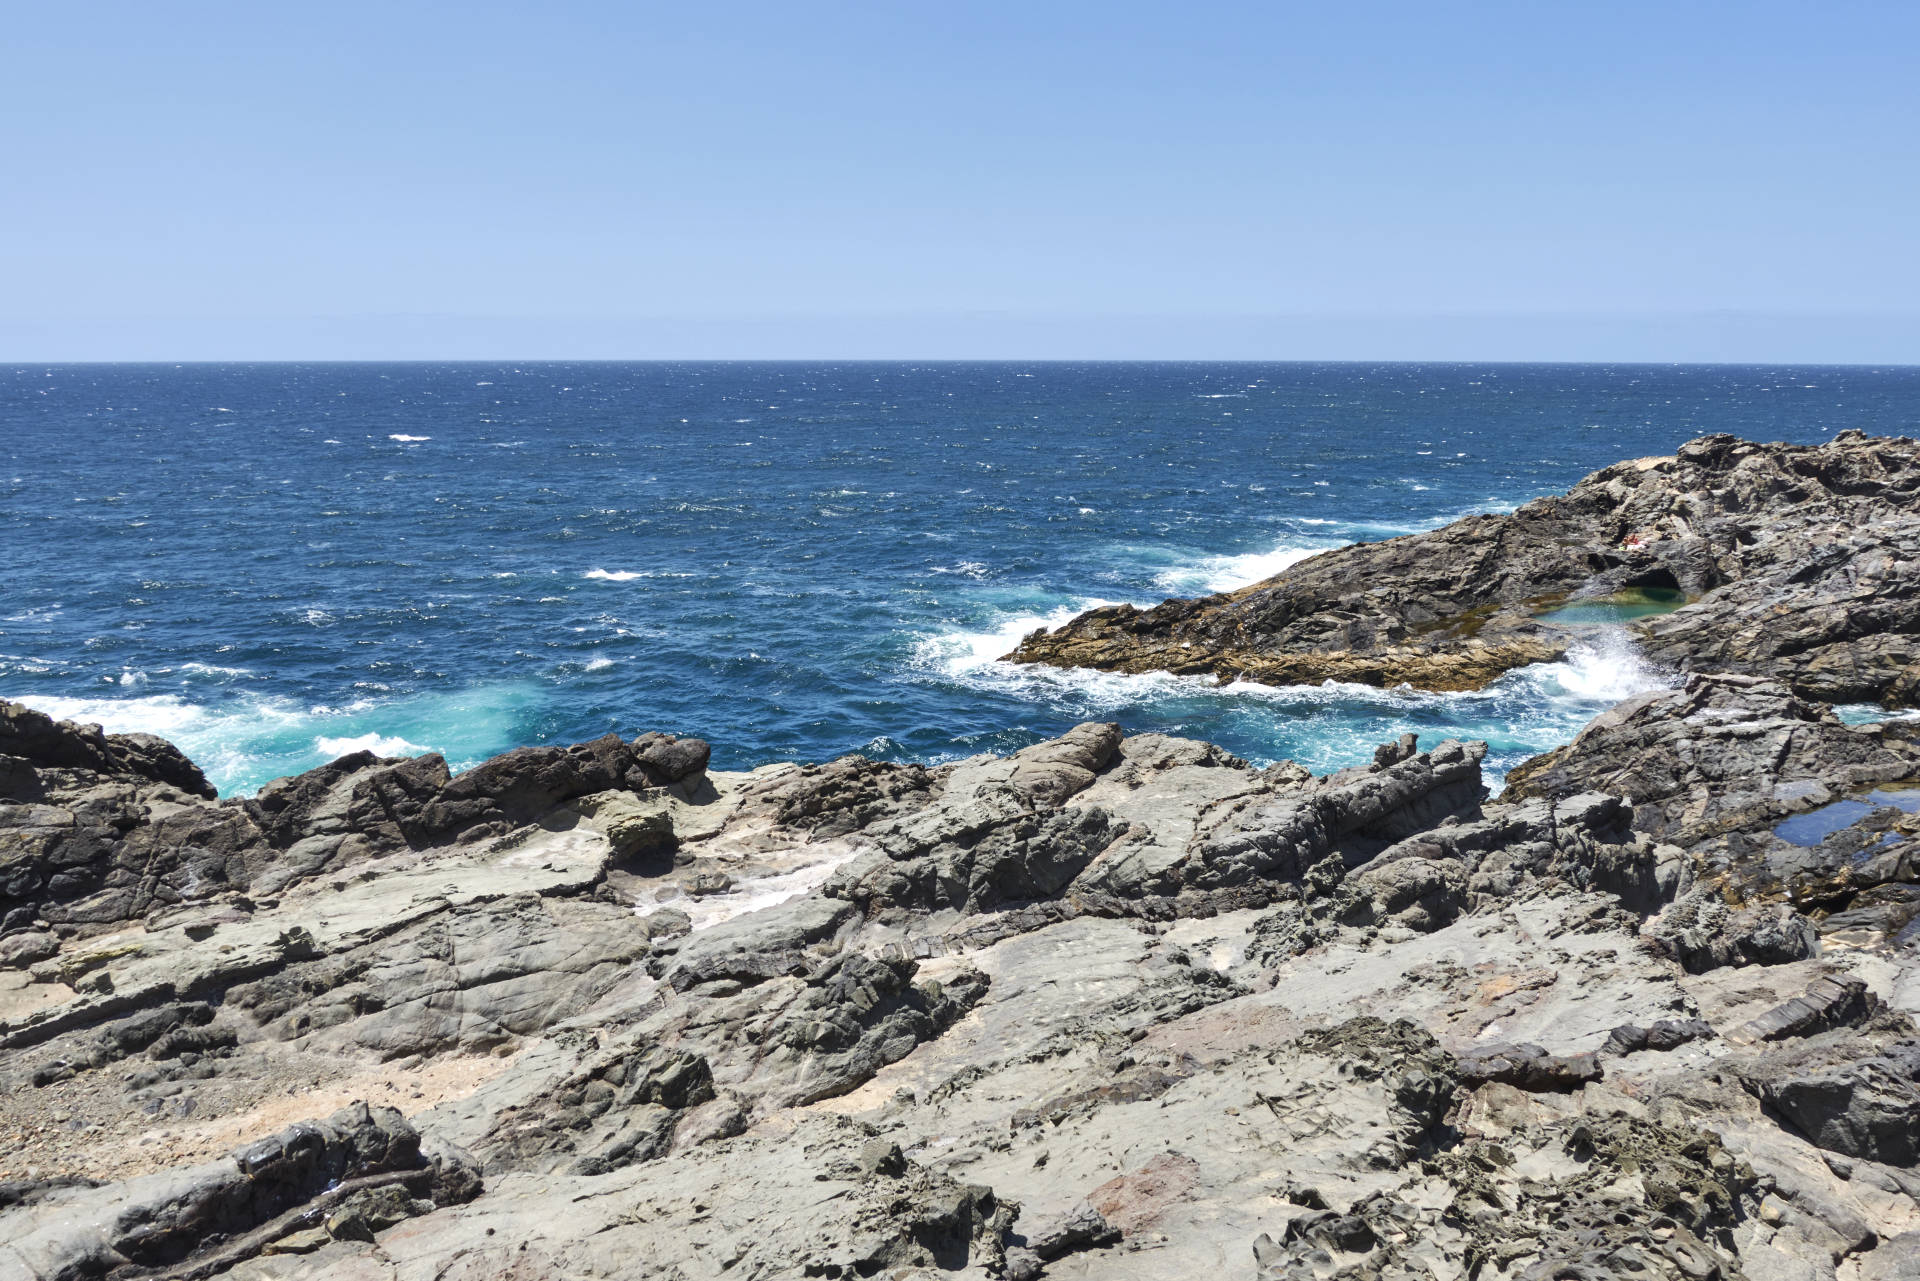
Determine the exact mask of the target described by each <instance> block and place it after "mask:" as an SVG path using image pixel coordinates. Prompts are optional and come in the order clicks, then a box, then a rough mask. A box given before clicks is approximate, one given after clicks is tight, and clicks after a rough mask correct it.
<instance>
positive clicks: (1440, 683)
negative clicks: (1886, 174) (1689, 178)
mask: <svg viewBox="0 0 1920 1281" xmlns="http://www.w3.org/2000/svg"><path fill="white" fill-rule="evenodd" d="M1916 547H1920V445H1916V443H1915V442H1913V441H1911V440H1907V439H1904V438H1898V439H1878V438H1866V437H1861V436H1859V435H1857V434H1852V433H1843V434H1842V435H1841V436H1839V437H1837V438H1836V439H1835V440H1834V441H1833V442H1831V443H1830V444H1827V445H1823V446H1818V447H1812V448H1801V447H1789V446H1778V445H1751V444H1746V443H1743V442H1739V441H1736V440H1733V439H1732V438H1728V437H1708V438H1705V439H1703V440H1699V441H1694V442H1692V443H1690V444H1688V445H1687V446H1685V447H1683V448H1682V449H1681V450H1680V451H1679V453H1678V454H1677V455H1676V456H1675V457H1672V458H1666V459H1643V460H1639V461H1637V462H1630V463H1622V464H1619V465H1617V466H1615V467H1611V468H1608V469H1606V470H1604V471H1602V472H1599V473H1596V475H1595V476H1593V477H1590V478H1589V479H1587V480H1586V481H1583V482H1581V484H1580V485H1578V486H1576V487H1575V488H1574V489H1573V490H1572V491H1571V492H1570V493H1569V494H1568V495H1565V496H1563V497H1559V498H1550V499H1542V500H1540V501H1538V502H1536V503H1531V504H1528V505H1527V506H1526V507H1523V508H1521V509H1519V510H1518V511H1516V512H1514V513H1512V514H1511V515H1508V516H1492V517H1476V518H1473V519H1471V520H1469V521H1463V522H1460V523H1458V524H1456V525H1454V526H1449V527H1447V528H1446V529H1442V530H1436V531H1434V532H1433V533H1431V534H1425V535H1416V536H1412V537H1410V538H1405V539H1395V540H1392V541H1391V542H1388V543H1381V544H1371V545H1367V546H1361V547H1353V548H1344V549H1341V550H1339V551H1335V552H1329V553H1326V554H1324V555H1322V556H1319V557H1316V558H1314V559H1312V560H1309V561H1307V562H1303V563H1302V564H1301V565H1299V566H1296V567H1294V568H1293V569H1292V570H1290V571H1288V573H1286V574H1284V575H1281V576H1280V577H1278V578H1276V579H1272V580H1269V581H1268V582H1266V583H1263V584H1259V585H1256V586H1255V587H1253V588H1248V589H1246V590H1244V591H1242V592H1238V593H1233V594H1230V595H1227V596H1218V597H1211V598H1208V599H1207V600H1203V601H1198V602H1169V603H1168V604H1166V605H1163V606H1160V607H1158V608H1157V609H1155V610H1150V611H1135V612H1123V611H1116V610H1103V611H1095V613H1093V614H1089V615H1086V616H1083V617H1082V618H1081V619H1078V620H1076V621H1075V622H1074V623H1072V624H1069V625H1068V626H1067V627H1066V628H1063V629H1061V630H1060V631H1058V632H1055V633H1052V634H1047V635H1042V634H1036V635H1035V636H1033V637H1029V638H1028V639H1027V640H1026V641H1025V642H1024V643H1023V645H1022V647H1021V649H1020V651H1018V652H1017V653H1016V655H1014V658H1015V659H1016V660H1018V661H1040V662H1057V663H1063V664H1069V665H1075V664H1079V665H1090V666H1099V667H1104V668H1108V669H1111V670H1121V671H1145V670H1174V671H1184V672H1189V673H1211V674H1215V675H1220V676H1223V677H1227V676H1231V677H1245V678H1248V679H1255V680H1272V681H1279V682H1285V681H1298V680H1314V681H1317V680H1323V679H1338V680H1360V681H1367V682H1369V683H1373V684H1388V685H1391V684H1397V683H1400V682H1403V681H1404V682H1407V683H1411V684H1414V685H1417V686H1424V687H1427V688H1437V689H1449V688H1469V687H1474V686H1476V685H1479V684H1484V683H1485V682H1486V681H1487V680H1491V679H1493V678H1494V677H1496V676H1497V675H1498V674H1499V673H1500V672H1501V671H1504V670H1507V669H1509V668H1511V667H1513V666H1516V665H1519V664H1522V663H1527V662H1533V661H1539V660H1541V659H1543V658H1550V657H1552V656H1554V655H1557V654H1559V653H1561V652H1563V651H1564V650H1565V648H1566V647H1567V645H1569V644H1570V643H1572V641H1571V638H1572V637H1575V636H1577V635H1579V632H1578V630H1577V628H1576V627H1573V626H1570V625H1568V624H1565V623H1561V622H1555V621H1552V620H1551V619H1543V618H1542V617H1540V616H1541V615H1543V614H1551V613H1552V612H1553V611H1554V610H1556V609H1561V608H1564V607H1565V606H1566V605H1567V603H1568V602H1578V601H1583V600H1590V601H1604V600H1609V599H1615V598H1618V597H1620V596H1621V595H1622V594H1623V593H1628V592H1649V591H1658V592H1671V593H1676V594H1677V595H1678V596H1679V597H1682V598H1684V603H1682V604H1679V605H1678V607H1676V608H1674V609H1672V610H1671V611H1670V612H1665V613H1660V614H1654V615H1649V616H1647V617H1644V618H1641V619H1639V620H1637V621H1630V622H1627V623H1625V624H1623V625H1624V626H1626V627H1628V628H1629V629H1631V630H1632V632H1633V633H1634V635H1635V637H1636V643H1637V644H1639V645H1640V646H1641V647H1642V648H1643V649H1644V650H1645V651H1646V652H1648V653H1650V654H1652V655H1653V656H1654V657H1655V658H1657V659H1658V660H1660V661H1661V662H1663V663H1665V664H1666V665H1667V666H1668V667H1669V668H1670V669H1671V670H1673V671H1674V673H1675V680H1674V683H1673V684H1672V686H1671V687H1670V688H1666V689H1662V690H1659V691H1655V692H1653V693H1649V694H1644V695H1641V696H1638V697H1635V698H1632V699H1629V700H1627V701H1625V702H1623V703H1621V704H1619V705H1617V706H1615V707H1614V708H1612V709H1611V710H1609V711H1608V712H1606V713H1604V714H1603V715H1601V716H1600V717H1598V718H1597V719H1596V720H1595V721H1593V722H1592V723H1591V724H1590V725H1589V726H1588V727H1587V728H1586V729H1585V730H1583V731H1582V732H1581V733H1580V734H1579V735H1578V736H1577V737H1576V738H1575V739H1574V740H1573V741H1572V742H1571V743H1569V744H1567V745H1566V746H1564V747H1562V748H1559V749H1557V750H1555V751H1553V752H1550V753H1548V754H1546V755H1544V756H1540V757H1536V758H1535V759H1533V760H1531V761H1529V762H1527V763H1525V764H1524V765H1522V766H1520V767H1519V768H1517V769H1515V770H1514V771H1513V772H1512V773H1511V774H1510V775H1509V776H1508V779H1507V786H1506V788H1505V790H1504V791H1502V792H1501V793H1500V794H1499V795H1497V796H1495V795H1491V794H1490V792H1489V788H1488V787H1487V785H1486V783H1485V781H1484V779H1483V777H1482V772H1481V761H1482V758H1483V756H1484V753H1485V745H1484V744H1481V743H1477V742H1467V741H1451V740H1450V741H1445V742H1439V743H1433V744H1423V743H1421V742H1419V741H1418V740H1417V739H1416V738H1415V737H1414V736H1413V735H1411V734H1408V735H1404V736H1402V737H1400V738H1399V739H1397V740H1396V741H1393V742H1388V743H1383V744H1381V745H1380V746H1379V748H1378V750H1377V751H1376V752H1375V754H1374V758H1373V760H1372V761H1371V762H1370V763H1367V764H1364V765H1358V766H1355V767H1352V768H1349V769H1344V770H1340V771H1337V772H1335V773H1332V774H1327V775H1319V776H1316V775H1314V774H1312V773H1310V772H1309V771H1307V770H1306V769H1303V768H1301V767H1300V766H1298V765H1295V764H1292V763H1290V762H1280V763H1277V764H1274V765H1271V766H1267V767H1264V768H1262V767H1255V766H1253V765H1251V764H1249V763H1248V762H1246V761H1243V760H1240V759H1237V758H1235V757H1233V756H1232V755H1230V754H1228V753H1226V752H1224V751H1222V750H1221V749H1220V748H1218V747H1216V746H1214V745H1211V744H1208V743H1203V742H1198V741H1193V740H1187V739H1180V738H1173V737H1168V736H1164V735H1158V734H1137V735H1129V734H1126V733H1125V732H1124V731H1123V729H1122V727H1120V726H1118V725H1113V724H1103V723H1090V724H1085V725H1081V726H1078V727H1076V728H1075V729H1073V730H1071V731H1069V732H1068V733H1066V734H1064V735H1062V736H1060V737H1059V738H1056V739H1052V740H1049V741H1046V742H1042V743H1038V744H1035V745H1034V746H1031V747H1028V748H1025V749H1023V750H1021V751H1018V752H1015V753H1013V754H1011V755H1008V756H980V757H974V758H971V759H968V760H965V761H960V762H955V763H950V764H944V765H939V766H931V767H929V766H921V765H909V764H893V763H885V762H876V761H871V760H867V759H864V758H861V757H857V756H854V757H843V758H841V759H839V760H835V761H831V762H827V763H824V764H813V765H772V766H767V767H764V768H761V769H757V770H754V771H751V772H746V773H734V772H727V771H721V770H717V769H713V768H711V767H710V764H711V763H710V759H709V752H708V749H707V746H706V744H704V743H702V742H700V741H699V740H697V739H692V738H687V737H674V736H670V735H666V734H658V733H647V734H642V735H640V736H638V737H637V738H632V739H627V738H622V737H618V736H613V735H609V736H607V737H604V738H601V739H598V740H595V741H593V742H589V743H583V744H579V745H576V746H573V747H567V748H560V747H536V748H521V749H518V750H516V751H512V752H508V753H506V754H504V755H502V756H499V757H495V758H494V759H492V760H489V761H487V762H485V763H484V764H482V765H480V766H478V767H476V768H474V769H471V770H467V771H465V772H462V773H458V774H455V773H452V772H450V771H449V769H448V767H447V764H446V762H445V761H444V760H442V759H441V758H439V757H437V756H431V755H429V756H423V757H416V758H399V757H396V758H383V757H378V756H375V755H373V754H372V753H368V752H362V753H357V754H355V755H351V756H347V757H343V758H341V759H339V760H336V761H334V762H332V763H330V764H328V765H326V766H324V767H322V768H320V769H316V770H313V771H310V772H308V773H306V774H302V775H299V776H297V777H294V778H289V779H283V780H280V781H278V782H275V783H273V784H270V785H269V786H267V787H266V788H264V789H262V791H261V792H260V793H259V794H258V795H256V796H253V797H248V798H238V799H225V800H223V799H220V798H218V797H217V796H216V795H215V793H214V790H213V789H212V788H211V787H210V786H208V784H207V781H206V779H205V778H204V777H203V775H202V774H201V772H200V771H199V769H198V768H196V767H195V766H194V765H193V763H192V762H191V761H189V760H188V759H187V758H186V757H185V756H183V755H182V754H181V753H180V752H178V751H177V750H175V749H174V748H173V747H172V746H171V745H170V744H167V743H165V742H164V741H162V740H159V739H156V738H152V737H150V736H144V735H120V734H108V733H105V732H103V731H101V730H100V729H99V728H98V727H94V726H83V725H75V724H70V723H66V722H60V721H55V720H52V719H50V718H48V717H46V716H44V715H42V714H40V713H38V712H35V711H32V710H30V709H28V708H25V707H22V706H19V705H16V704H11V703H0V1279H5V1281H12V1279H13V1278H22V1279H29V1278H31V1279H34V1281H45V1279H51V1278H61V1279H62V1281H84V1279H89V1278H135V1277H207V1276H216V1275H217V1276H226V1277H236V1278H248V1279H249V1281H255V1279H257V1281H266V1279H269V1278H273V1279H288V1281H291V1279H294V1278H302V1279H306V1278H331V1277H351V1278H382V1279H388V1278H391V1279H393V1281H400V1279H402V1278H407V1279H411V1278H422V1279H425V1278H446V1279H448V1281H456V1279H459V1278H472V1279H476V1281H477V1279H478V1278H499V1277H508V1278H527V1279H531V1278H548V1277H583V1278H584V1277H652V1276H659V1277H688V1278H691V1277H707V1276H727V1277H743V1278H777V1277H797V1276H814V1277H842V1278H852V1277H889V1278H912V1277H947V1276H952V1277H979V1278H987V1277H993V1278H1017V1279H1030V1278H1036V1277H1042V1276H1044V1277H1048V1278H1143V1279H1144V1278H1164V1277H1183V1276H1198V1275H1220V1276H1229V1277H1247V1278H1257V1279H1258V1281H1279V1279H1282V1278H1284V1279H1286V1281H1308V1279H1309V1278H1313V1279H1323V1278H1353V1279H1355V1281H1359V1279H1361V1278H1367V1279H1372V1278H1392V1279H1395V1281H1398V1279H1401V1278H1406V1279H1408V1281H1411V1279H1413V1278H1420V1279H1422V1281H1426V1279H1429V1278H1438V1279H1439V1281H1455V1279H1456V1278H1512V1279H1515V1281H1519V1279H1522V1278H1524V1279H1526V1281H1601V1279H1602V1278H1613V1277H1620V1278H1638V1279H1644V1281H1652V1279H1656V1278H1657V1279H1660V1281H1668V1279H1670V1281H1706V1279H1709V1278H1725V1279H1727V1281H1732V1279H1733V1278H1739V1277H1746V1278H1752V1279H1753V1281H1774V1279H1776V1278H1777V1279H1779V1281H1826V1279H1828V1278H1832V1279H1834V1281H1914V1279H1915V1278H1920V1029H1916V1026H1915V1023H1914V1021H1913V1020H1914V1018H1915V1017H1916V1016H1920V720H1913V719H1905V718H1902V717H1899V716H1897V715H1890V716H1888V717H1887V718H1885V719H1881V720H1876V721H1870V722H1868V723H1864V724H1850V723H1847V722H1845V721H1843V720H1842V719H1841V718H1839V717H1838V716H1837V715H1836V714H1835V711H1834V705H1835V704H1841V703H1858V702H1879V703H1881V704H1882V705H1883V706H1885V707H1887V708H1889V709H1891V708H1897V707H1902V706H1906V705H1911V704H1912V703H1914V702H1915V701H1916V700H1917V699H1920V652H1917V651H1916V640H1915V638H1916V635H1920V574H1916V573H1915V569H1916V564H1915V554H1916V552H1915V549H1916Z"/></svg>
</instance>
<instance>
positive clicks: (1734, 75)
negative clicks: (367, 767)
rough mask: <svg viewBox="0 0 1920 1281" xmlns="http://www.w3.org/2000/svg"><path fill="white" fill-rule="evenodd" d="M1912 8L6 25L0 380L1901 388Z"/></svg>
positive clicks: (429, 17)
mask: <svg viewBox="0 0 1920 1281" xmlns="http://www.w3.org/2000/svg"><path fill="white" fill-rule="evenodd" d="M1916 50H1920V4H1914V3H1912V0H1899V2H1891V3H1847V2H1846V0H1827V2H1824V3H1819V4H1813V3H1792V4H1789V3H1769V2H1768V0H1748V2H1746V3H1737V4H1734V3H1728V4H1720V3H1711V2H1700V3H1681V4H1675V3H1672V0H1665V2H1664V3H1658V4H1653V3H1644V4H1643V3H1638V2H1636V0H1626V2H1621V0H1613V2H1609V3H1604V4H1602V3H1587V4H1571V3H1568V4H1559V3H1553V4H1541V3H1537V0H1536V2H1535V3H1527V4H1519V3H1515V4H1498V3H1469V2H1465V0H1463V2H1462V3H1457V4H1436V3H1433V2H1432V0H1421V2H1420V3H1367V2H1366V0H1347V2H1345V3H1341V4H1328V3H1325V0H1315V2H1314V3H1292V2H1290V0H1267V2H1266V3H1213V2H1209V0H1185V2H1182V3H1157V4H1133V3H1126V2H1125V0H1102V2H1101V3H1097V4H1095V3H1082V2H1081V0H1054V2H1049V0H1024V2H1022V3H1001V2H999V0H985V2H981V3H965V2H958V3H946V4H932V3H925V2H919V0H891V2H889V3H836V2H834V0H802V2H800V3H795V2H794V0H782V2H779V3H760V2H757V0H754V2H730V0H707V2H705V3H701V4H697V5H695V4H673V5H666V4H648V3H615V2H612V0H608V2H605V3H601V2H588V0H578V2H574V3H567V2H565V0H556V2H553V3H545V4H533V3H520V4H495V3H486V2H484V0H480V2H471V0H470V2H468V3H461V4H453V3H444V4H427V3H408V2H407V0H387V2H386V3H381V4H362V3H356V2H353V0H330V3H328V4H325V5H281V4H260V3H258V2H257V0H255V2H254V3H249V4H245V5H240V4H207V3H194V2H193V0H182V2H179V3H168V4H154V3H152V0H142V2H141V3H120V2H118V0H89V2H88V3H84V4H66V5H48V4H43V5H24V4H23V5H15V6H9V8H8V12H7V15H6V19H5V23H4V25H3V26H0V155H3V156H4V160H0V171H3V173H4V176H3V177H0V184H4V186H3V187H0V361H42V360H69V359H71V360H115V359H126V360H134V359H141V360H146V359H153V360H224V359H235V360H238V359H375V358H391V359H415V358H418V359H437V358H459V357H474V358H491V357H512V358H522V359H533V358H540V357H550V358H568V357H575V358H635V359H644V358H689V357H716V358H725V357H748V358H753V357H763V358H775V357H788V358H814V357H823V358H846V357H863V356H864V357H900V358H932V357H942V356H946V357H955V358H984V357H1006V358H1071V359H1093V358H1139V357H1144V358H1150V357H1177V358H1208V357H1218V358H1235V359H1262V358H1265V359H1474V360H1504V359H1512V360H1530V359H1549V360H1552V359H1569V360H1578V359H1592V360H1761V361H1805V362H1863V363H1920V53H1916Z"/></svg>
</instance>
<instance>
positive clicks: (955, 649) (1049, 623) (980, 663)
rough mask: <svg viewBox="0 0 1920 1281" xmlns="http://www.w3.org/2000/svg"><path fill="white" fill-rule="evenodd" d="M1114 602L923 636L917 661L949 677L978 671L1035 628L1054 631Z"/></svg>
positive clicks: (915, 653) (1064, 607) (1082, 604)
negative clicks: (977, 629) (968, 629)
mask: <svg viewBox="0 0 1920 1281" xmlns="http://www.w3.org/2000/svg"><path fill="white" fill-rule="evenodd" d="M1113 603H1114V602H1112V601H1106V600H1087V601H1082V602H1080V603H1079V604H1077V605H1062V606H1061V607H1060V608H1059V609H1056V610H1054V611H1052V612H1051V613H1047V614H1021V615H1018V616H1016V617H1012V618H1008V619H1006V620H1005V621H1004V622H1002V623H1000V624H999V626H997V627H991V628H988V629H986V630H984V631H964V630H963V631H952V632H942V633H941V634H939V635H937V636H926V637H922V638H921V640H920V642H919V643H918V644H916V645H915V646H914V647H913V658H914V664H915V665H916V666H918V667H924V668H928V669H931V670H933V671H938V672H941V673H943V674H945V675H947V676H960V675H963V674H965V673H968V672H974V671H978V670H980V669H981V668H985V667H988V666H989V665H990V664H992V663H993V662H994V660H996V659H998V658H1000V657H1001V656H1002V655H1005V654H1010V653H1012V652H1013V650H1014V649H1015V648H1016V647H1017V646H1018V645H1019V644H1020V642H1021V641H1023V640H1025V639H1026V637H1027V635H1028V634H1029V633H1031V632H1032V631H1033V630H1034V629H1036V628H1040V627H1045V628H1047V629H1049V630H1051V629H1053V628H1055V627H1059V626H1060V625H1062V624H1063V623H1066V622H1067V621H1068V620H1070V619H1072V618H1073V617H1074V616H1075V615H1078V614H1081V613H1084V612H1086V611H1087V610H1089V609H1097V608H1099V607H1100V606H1102V605H1111V604H1113ZM1049 670H1051V669H1049Z"/></svg>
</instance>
